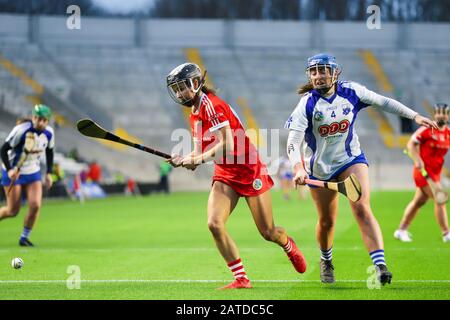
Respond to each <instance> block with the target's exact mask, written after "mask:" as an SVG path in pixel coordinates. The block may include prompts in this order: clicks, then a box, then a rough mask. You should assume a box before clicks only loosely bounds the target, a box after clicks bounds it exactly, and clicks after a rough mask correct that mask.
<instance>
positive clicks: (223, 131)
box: [182, 126, 234, 170]
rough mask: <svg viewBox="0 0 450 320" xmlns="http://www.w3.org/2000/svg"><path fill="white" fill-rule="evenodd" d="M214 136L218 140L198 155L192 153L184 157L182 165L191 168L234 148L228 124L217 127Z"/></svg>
mask: <svg viewBox="0 0 450 320" xmlns="http://www.w3.org/2000/svg"><path fill="white" fill-rule="evenodd" d="M214 136H215V138H216V139H217V141H218V142H217V143H216V144H215V145H214V146H213V147H212V148H211V149H209V150H207V151H206V152H203V153H200V154H198V155H195V153H194V154H192V155H190V156H188V157H184V158H183V160H182V166H183V167H185V168H187V169H191V168H193V167H194V166H198V165H200V164H202V163H205V162H209V161H211V160H220V159H221V158H222V157H223V155H225V154H227V152H230V151H232V150H233V149H234V141H233V134H232V132H231V128H230V126H225V127H223V128H220V129H218V130H217V131H215V132H214ZM191 170H192V169H191Z"/></svg>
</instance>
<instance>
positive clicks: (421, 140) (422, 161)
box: [394, 103, 450, 242]
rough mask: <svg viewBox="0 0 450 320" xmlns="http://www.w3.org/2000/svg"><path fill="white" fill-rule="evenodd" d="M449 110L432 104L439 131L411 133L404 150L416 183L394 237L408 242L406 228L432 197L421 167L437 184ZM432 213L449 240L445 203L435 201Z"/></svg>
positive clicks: (448, 141) (448, 135)
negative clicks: (411, 163)
mask: <svg viewBox="0 0 450 320" xmlns="http://www.w3.org/2000/svg"><path fill="white" fill-rule="evenodd" d="M449 112H450V108H449V106H448V105H447V104H445V103H438V104H436V105H435V108H434V118H435V120H436V122H437V124H438V126H439V130H433V129H430V128H425V127H421V128H420V129H418V130H417V131H416V132H415V133H414V134H413V135H412V137H411V139H410V140H409V142H408V150H409V152H410V154H411V156H412V158H413V159H414V173H413V176H414V181H415V183H416V194H415V196H414V199H413V200H412V201H411V202H410V203H409V204H408V206H407V207H406V209H405V213H404V215H403V219H402V221H401V223H400V227H399V229H398V230H396V231H395V233H394V237H395V238H397V239H399V240H401V241H403V242H411V241H412V237H411V234H410V233H409V232H408V227H409V225H410V224H411V222H412V220H413V219H414V217H415V216H416V214H417V212H418V211H419V209H420V208H421V207H422V206H423V205H424V204H425V203H426V202H427V200H428V199H430V198H431V199H433V193H432V191H431V189H430V186H429V185H428V183H427V180H426V179H425V178H424V177H423V175H422V174H421V168H425V170H426V171H427V173H428V176H429V177H430V178H431V179H432V180H433V181H435V182H436V183H438V184H440V180H441V171H442V167H443V165H444V157H445V155H446V153H447V151H448V148H449V147H450V129H449V128H448V126H447V124H448V120H449ZM434 213H435V216H436V220H437V221H438V223H439V226H440V227H441V230H442V235H443V241H444V242H450V232H449V229H448V219H447V208H446V204H445V203H443V204H438V203H437V202H436V201H435V204H434Z"/></svg>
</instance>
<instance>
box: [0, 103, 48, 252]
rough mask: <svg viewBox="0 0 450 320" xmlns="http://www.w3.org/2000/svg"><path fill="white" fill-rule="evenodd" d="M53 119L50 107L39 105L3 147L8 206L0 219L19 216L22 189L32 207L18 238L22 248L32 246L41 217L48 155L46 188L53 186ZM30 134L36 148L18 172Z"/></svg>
mask: <svg viewBox="0 0 450 320" xmlns="http://www.w3.org/2000/svg"><path fill="white" fill-rule="evenodd" d="M51 116H52V112H51V110H50V108H49V107H47V106H46V105H43V104H38V105H36V106H35V107H34V108H33V112H32V118H31V119H30V120H24V121H22V123H20V124H18V125H16V126H15V127H14V128H13V130H12V131H11V133H10V134H9V135H8V137H7V138H6V141H5V143H4V144H3V146H2V148H1V158H2V162H3V164H2V185H3V187H4V190H5V194H6V206H4V207H1V208H0V220H1V219H5V218H12V217H15V216H16V215H17V214H18V213H19V211H20V207H21V194H22V188H23V189H24V190H25V192H26V198H27V202H28V207H29V208H28V214H27V215H26V217H25V221H24V227H23V232H22V234H21V235H20V239H19V245H20V246H33V244H32V243H31V241H30V240H29V239H28V237H29V235H30V233H31V230H32V229H33V226H34V224H35V222H36V220H37V218H38V216H39V211H40V208H41V203H42V181H41V172H40V157H41V156H42V154H43V153H45V156H46V163H47V174H46V175H45V186H46V187H47V189H50V188H51V186H52V183H53V182H52V169H53V149H54V147H55V135H54V132H53V129H52V128H51V127H50V126H48V122H49V120H50V118H51ZM28 132H31V133H33V134H34V140H35V145H34V148H33V149H32V151H31V153H30V154H29V155H28V157H27V158H26V160H25V162H24V164H23V166H22V167H21V168H20V171H19V170H18V168H17V167H16V164H17V162H18V160H19V158H20V155H21V153H22V152H23V146H24V141H25V136H26V135H27V133H28ZM17 176H18V177H17ZM15 177H17V180H16V181H15V183H14V186H13V187H12V190H11V191H10V192H8V188H9V185H10V182H11V179H14V178H15Z"/></svg>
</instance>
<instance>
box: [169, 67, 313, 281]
mask: <svg viewBox="0 0 450 320" xmlns="http://www.w3.org/2000/svg"><path fill="white" fill-rule="evenodd" d="M204 80H205V77H204V76H202V73H201V70H200V68H199V67H198V66H197V65H196V64H193V63H184V64H182V65H179V66H178V67H176V68H175V69H173V70H172V71H171V72H170V73H169V75H168V76H167V87H168V90H169V93H170V96H171V97H172V99H173V100H174V101H175V102H177V103H179V104H181V105H183V106H185V107H188V108H191V114H190V124H191V129H192V135H193V139H194V151H193V152H191V153H190V154H188V155H186V156H184V157H181V156H179V155H173V156H172V158H171V159H170V160H168V161H169V163H171V164H172V165H173V166H174V167H179V166H182V167H184V168H187V169H190V170H195V168H196V167H197V166H198V165H200V164H202V163H206V162H208V161H212V160H214V169H215V172H214V176H213V182H212V189H211V192H210V195H209V200H208V228H209V230H210V231H211V233H212V235H213V238H214V240H215V242H216V246H217V248H218V249H219V251H220V254H221V255H222V257H223V258H224V259H225V261H226V263H227V265H228V267H229V269H230V271H231V272H232V273H233V275H234V277H235V280H234V281H233V282H232V283H231V284H229V285H227V286H225V287H222V288H221V289H239V288H251V284H250V280H249V279H248V277H247V274H246V272H245V269H244V266H243V263H242V261H241V259H240V256H239V252H238V248H237V246H236V244H235V242H234V241H233V239H232V238H231V236H230V235H229V233H228V232H227V230H226V228H225V224H226V222H227V220H228V217H229V216H230V214H231V213H232V211H233V209H234V208H235V207H236V205H237V203H238V201H239V198H240V197H245V200H246V201H247V204H248V206H249V208H250V211H251V213H252V215H253V219H254V221H255V224H256V226H257V228H258V230H259V232H260V233H261V235H262V236H263V237H264V239H266V240H268V241H272V242H275V243H277V244H278V245H280V246H281V247H282V248H283V249H284V250H285V252H286V253H287V255H288V257H289V259H290V260H291V262H292V264H293V265H294V267H295V269H296V270H297V271H298V272H300V273H303V272H305V271H306V261H305V258H304V256H303V254H302V253H301V252H300V250H299V249H298V248H297V246H296V245H295V242H294V241H293V240H292V238H290V237H288V235H287V234H286V232H285V230H284V229H283V228H282V227H279V226H275V224H274V221H273V216H272V203H271V201H272V200H271V197H270V192H269V189H270V188H271V187H272V186H273V181H272V179H271V178H270V176H269V175H268V173H267V168H266V165H265V164H264V163H262V161H261V160H260V158H259V155H258V152H257V150H256V148H255V146H253V145H252V144H251V143H250V140H249V139H248V137H247V136H246V135H245V130H244V128H243V126H242V124H241V122H240V120H239V118H238V116H237V115H236V113H235V112H234V110H233V109H232V108H231V107H230V106H229V105H228V104H227V103H226V102H224V101H223V100H221V99H220V98H219V97H217V96H216V95H215V92H214V91H213V90H212V89H209V88H208V87H207V86H206V85H204V82H205V81H204Z"/></svg>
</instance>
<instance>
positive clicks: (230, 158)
mask: <svg viewBox="0 0 450 320" xmlns="http://www.w3.org/2000/svg"><path fill="white" fill-rule="evenodd" d="M192 110H193V111H194V109H192ZM190 124H191V129H192V135H193V139H194V143H195V144H196V145H197V148H198V147H200V150H201V152H202V153H204V152H205V151H207V150H209V149H211V148H212V147H214V145H215V144H216V143H217V141H216V137H215V135H214V132H215V131H217V130H219V129H221V128H223V127H226V126H229V127H230V128H231V130H232V133H233V139H234V150H233V151H229V152H228V153H227V154H225V155H224V156H223V157H222V159H221V161H215V162H214V164H215V165H214V169H215V172H214V177H213V181H222V182H224V183H226V184H228V185H230V186H231V187H232V188H233V189H234V190H235V191H236V192H237V193H238V194H240V195H243V196H254V195H258V194H261V193H263V192H265V191H266V190H268V189H270V188H271V187H272V185H273V181H272V179H271V178H270V176H268V173H267V167H266V166H265V164H263V163H262V162H261V160H260V158H259V155H258V151H257V150H256V148H255V146H254V145H253V144H252V143H251V142H250V139H249V138H248V137H247V136H246V134H245V129H244V127H243V125H242V123H241V121H240V120H239V117H238V116H237V114H236V112H235V111H234V110H233V109H232V108H231V107H230V106H229V105H228V104H227V103H226V102H225V101H223V100H222V99H220V98H219V97H217V96H216V95H214V94H213V93H208V94H205V93H204V94H202V96H201V101H200V107H199V108H198V109H197V110H196V111H195V112H191V115H190Z"/></svg>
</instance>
